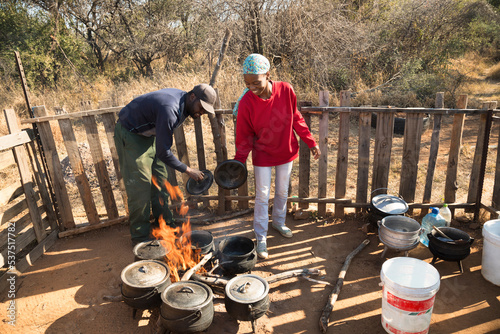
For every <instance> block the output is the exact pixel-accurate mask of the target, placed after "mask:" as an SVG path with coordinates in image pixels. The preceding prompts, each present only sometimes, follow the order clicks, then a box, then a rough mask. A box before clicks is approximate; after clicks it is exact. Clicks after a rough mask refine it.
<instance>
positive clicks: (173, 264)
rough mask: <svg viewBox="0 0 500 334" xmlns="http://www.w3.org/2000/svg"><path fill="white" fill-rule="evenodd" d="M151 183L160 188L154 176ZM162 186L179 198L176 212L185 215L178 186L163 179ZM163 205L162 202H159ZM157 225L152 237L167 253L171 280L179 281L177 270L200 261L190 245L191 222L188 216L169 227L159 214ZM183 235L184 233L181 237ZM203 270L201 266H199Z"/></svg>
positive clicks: (175, 198)
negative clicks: (178, 225) (178, 224)
mask: <svg viewBox="0 0 500 334" xmlns="http://www.w3.org/2000/svg"><path fill="white" fill-rule="evenodd" d="M153 184H154V185H155V186H156V187H158V189H161V186H160V185H159V184H158V181H157V179H156V178H154V177H153ZM163 186H164V187H165V189H166V190H167V192H168V193H169V194H170V198H171V199H172V200H180V201H181V206H180V207H179V208H178V209H177V212H178V213H179V214H180V215H181V216H186V215H187V213H188V211H189V207H188V205H186V203H185V202H184V196H183V195H182V191H181V190H180V188H179V187H178V186H175V187H174V186H172V185H171V184H170V183H169V182H168V181H166V180H165V182H164V184H163ZM161 204H162V205H163V203H161ZM158 221H159V227H158V228H155V229H153V230H152V234H153V237H154V238H155V239H158V240H159V241H160V244H161V245H162V246H163V247H164V248H165V251H166V252H165V253H166V254H167V255H166V256H165V257H166V263H167V264H168V266H169V268H170V272H171V280H172V282H178V281H180V277H179V270H182V271H186V270H188V269H189V268H192V267H194V266H195V265H196V264H198V263H199V262H200V259H201V255H200V252H199V251H193V249H192V247H191V238H190V233H189V232H191V223H190V222H189V216H188V217H187V221H186V222H185V223H183V224H182V226H181V227H175V228H173V227H170V226H168V225H167V223H166V222H165V219H163V217H162V216H161V217H160V218H159V219H158ZM183 235H185V236H184V237H183ZM201 270H203V267H202V268H201Z"/></svg>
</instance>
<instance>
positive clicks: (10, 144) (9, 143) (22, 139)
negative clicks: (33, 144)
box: [0, 109, 33, 150]
mask: <svg viewBox="0 0 500 334" xmlns="http://www.w3.org/2000/svg"><path fill="white" fill-rule="evenodd" d="M7 110H8V109H7ZM31 133H33V132H31ZM30 141H32V138H31V137H30V134H29V133H28V131H21V132H16V133H11V134H8V135H5V136H2V137H0V150H8V149H11V148H14V147H16V146H19V145H23V144H26V143H29V142H30Z"/></svg>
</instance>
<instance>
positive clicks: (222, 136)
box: [215, 95, 231, 213]
mask: <svg viewBox="0 0 500 334" xmlns="http://www.w3.org/2000/svg"><path fill="white" fill-rule="evenodd" d="M217 96H218V95H217ZM218 104H220V100H219V99H218V98H217V102H216V105H218ZM215 117H216V118H217V123H218V124H219V131H220V141H221V148H222V158H223V159H224V160H227V142H226V123H225V121H224V116H223V115H216V116H215ZM219 190H222V191H220V192H219V195H220V196H222V197H221V202H222V204H221V202H219V212H221V213H224V212H226V211H228V210H229V211H230V210H231V201H226V200H225V199H224V198H225V196H229V194H230V193H231V192H230V191H229V190H228V189H222V188H219ZM222 205H223V207H221V206H222Z"/></svg>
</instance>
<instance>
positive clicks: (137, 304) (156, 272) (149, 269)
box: [121, 260, 172, 309]
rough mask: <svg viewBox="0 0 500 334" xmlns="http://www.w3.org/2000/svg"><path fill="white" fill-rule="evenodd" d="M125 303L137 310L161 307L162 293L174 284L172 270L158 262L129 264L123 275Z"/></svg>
mask: <svg viewBox="0 0 500 334" xmlns="http://www.w3.org/2000/svg"><path fill="white" fill-rule="evenodd" d="M121 279H122V286H121V292H122V297H123V301H124V302H125V303H126V304H127V305H129V306H132V307H133V308H135V309H148V308H154V307H159V306H160V305H161V297H160V294H161V292H162V291H163V290H164V289H165V288H166V287H167V286H168V285H170V283H171V282H172V281H171V280H170V268H169V267H168V266H167V264H166V263H164V262H161V261H156V260H141V261H137V262H134V263H132V264H129V265H128V266H126V267H125V268H124V269H123V270H122V273H121Z"/></svg>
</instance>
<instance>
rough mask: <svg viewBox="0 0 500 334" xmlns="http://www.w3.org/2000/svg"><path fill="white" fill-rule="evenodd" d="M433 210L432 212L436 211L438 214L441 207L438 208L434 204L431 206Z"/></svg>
mask: <svg viewBox="0 0 500 334" xmlns="http://www.w3.org/2000/svg"><path fill="white" fill-rule="evenodd" d="M431 212H432V213H436V214H437V213H439V209H438V208H436V207H435V206H432V207H431Z"/></svg>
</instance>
